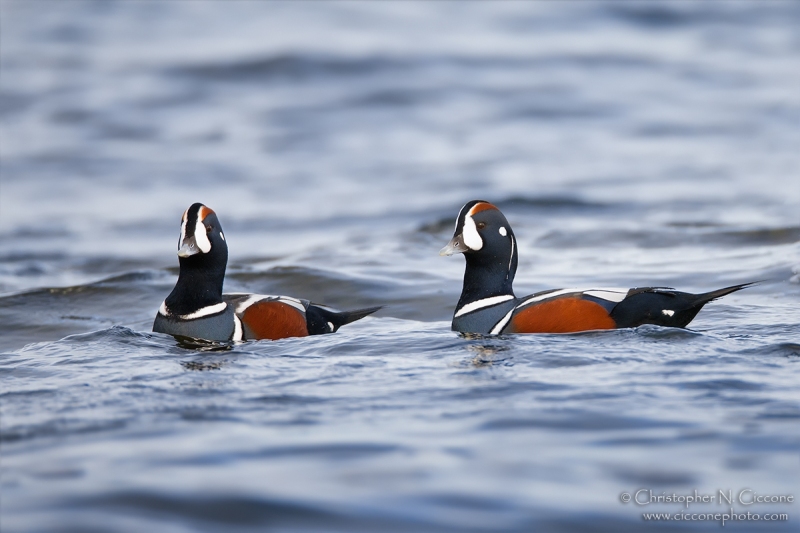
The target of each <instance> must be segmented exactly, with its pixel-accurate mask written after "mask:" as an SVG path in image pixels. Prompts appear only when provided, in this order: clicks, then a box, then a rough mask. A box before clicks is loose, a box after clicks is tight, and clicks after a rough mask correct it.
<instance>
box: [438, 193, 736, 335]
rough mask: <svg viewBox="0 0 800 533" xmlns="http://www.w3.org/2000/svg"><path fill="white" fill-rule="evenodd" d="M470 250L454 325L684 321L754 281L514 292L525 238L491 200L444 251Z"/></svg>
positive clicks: (575, 326) (473, 208) (470, 212)
mask: <svg viewBox="0 0 800 533" xmlns="http://www.w3.org/2000/svg"><path fill="white" fill-rule="evenodd" d="M455 253H463V254H464V257H465V259H466V261H467V266H466V270H465V272H464V286H463V289H462V291H461V298H460V299H459V301H458V304H457V305H456V309H455V312H454V314H453V323H452V329H453V330H454V331H461V332H465V333H485V334H500V333H574V332H578V331H589V330H598V329H614V328H630V327H636V326H640V325H643V324H656V325H659V326H670V327H678V328H683V327H686V326H687V325H688V324H689V322H691V321H692V319H694V317H695V315H697V313H698V312H699V311H700V309H701V308H702V307H703V306H704V305H705V304H707V303H708V302H710V301H712V300H715V299H717V298H720V297H722V296H725V295H726V294H730V293H732V292H735V291H738V290H740V289H743V288H745V287H747V286H748V285H752V283H743V284H740V285H733V286H731V287H725V288H724V289H719V290H716V291H711V292H706V293H702V294H691V293H687V292H679V291H676V290H673V289H671V288H668V287H643V288H636V289H585V290H581V289H551V290H547V291H542V292H538V293H536V294H532V295H530V296H525V297H524V298H517V297H516V296H515V295H514V290H513V287H512V285H513V283H514V275H515V274H516V272H517V241H516V238H515V237H514V232H513V231H512V230H511V226H510V225H509V223H508V221H507V220H506V217H505V216H504V215H503V213H501V212H500V210H499V209H498V208H497V207H496V206H494V205H492V204H491V203H489V202H487V201H484V200H473V201H471V202H468V203H467V204H466V205H465V206H464V207H462V208H461V211H460V212H459V214H458V218H457V219H456V229H455V233H454V235H453V238H452V239H451V240H450V242H449V243H448V244H447V246H445V247H444V248H442V250H441V252H440V254H441V255H453V254H455Z"/></svg>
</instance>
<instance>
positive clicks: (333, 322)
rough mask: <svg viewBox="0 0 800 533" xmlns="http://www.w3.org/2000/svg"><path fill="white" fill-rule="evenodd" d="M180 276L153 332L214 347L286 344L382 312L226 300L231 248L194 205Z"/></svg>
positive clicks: (246, 297) (187, 218) (181, 246)
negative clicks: (264, 342)
mask: <svg viewBox="0 0 800 533" xmlns="http://www.w3.org/2000/svg"><path fill="white" fill-rule="evenodd" d="M178 261H179V263H180V273H179V274H178V282H177V283H176V284H175V288H174V289H172V292H171V293H170V294H169V296H167V299H166V300H164V303H162V304H161V307H160V308H159V310H158V314H157V315H156V319H155V322H153V331H155V332H157V333H168V334H170V335H177V336H182V337H191V338H195V339H205V340H212V341H229V340H234V341H239V340H255V339H272V340H277V339H283V338H286V337H305V336H306V335H318V334H323V333H333V332H335V331H337V330H338V329H339V328H340V327H341V326H343V325H345V324H349V323H351V322H354V321H356V320H358V319H360V318H363V317H365V316H367V315H369V314H372V313H374V312H375V311H377V310H378V309H380V307H369V308H366V309H358V310H355V311H337V310H335V309H331V308H330V307H327V306H324V305H319V304H313V303H311V302H309V301H308V300H301V299H298V298H292V297H290V296H267V295H263V294H239V293H235V294H222V284H223V282H224V280H225V268H226V266H227V263H228V244H227V242H226V241H225V235H224V234H223V233H222V226H221V225H220V223H219V219H218V218H217V215H216V213H214V211H212V210H211V209H209V208H208V207H206V206H204V205H203V204H199V203H197V204H194V205H192V206H191V207H190V208H189V209H187V210H186V212H185V213H184V214H183V218H182V219H181V235H180V238H179V240H178Z"/></svg>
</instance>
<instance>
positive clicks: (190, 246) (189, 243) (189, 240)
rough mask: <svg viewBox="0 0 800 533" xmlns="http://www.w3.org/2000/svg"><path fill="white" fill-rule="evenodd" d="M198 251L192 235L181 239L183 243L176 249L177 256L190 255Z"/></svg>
mask: <svg viewBox="0 0 800 533" xmlns="http://www.w3.org/2000/svg"><path fill="white" fill-rule="evenodd" d="M199 253H200V248H198V247H197V241H195V239H194V235H192V236H190V237H186V238H185V239H183V243H181V247H180V248H179V249H178V257H191V256H193V255H195V254H199Z"/></svg>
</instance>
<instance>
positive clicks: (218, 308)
mask: <svg viewBox="0 0 800 533" xmlns="http://www.w3.org/2000/svg"><path fill="white" fill-rule="evenodd" d="M226 307H228V304H226V303H225V302H220V303H218V304H214V305H209V306H206V307H201V308H200V309H198V310H197V311H195V312H194V313H189V314H188V315H180V317H179V318H181V319H182V320H193V319H195V318H202V317H204V316H208V315H215V314H217V313H221V312H222V311H224V310H225V308H226Z"/></svg>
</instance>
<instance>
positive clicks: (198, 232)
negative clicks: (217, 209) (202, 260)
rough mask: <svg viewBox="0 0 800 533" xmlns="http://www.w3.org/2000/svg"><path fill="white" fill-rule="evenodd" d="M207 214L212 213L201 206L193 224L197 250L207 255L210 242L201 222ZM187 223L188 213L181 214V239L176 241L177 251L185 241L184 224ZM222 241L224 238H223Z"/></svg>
mask: <svg viewBox="0 0 800 533" xmlns="http://www.w3.org/2000/svg"><path fill="white" fill-rule="evenodd" d="M209 212H211V213H213V211H211V210H210V209H208V208H207V207H206V206H202V207H201V208H200V210H199V211H198V213H197V220H196V221H195V224H194V232H193V235H194V241H195V243H196V244H197V249H198V250H200V251H201V252H203V253H204V254H207V253H208V252H210V251H211V241H209V240H208V234H207V233H206V225H205V224H203V220H204V219H205V217H206V216H207V215H208V214H209ZM188 222H189V211H188V210H187V211H186V212H184V213H183V218H182V219H181V237H180V239H179V240H178V249H179V250H180V248H181V246H182V245H183V241H184V240H186V231H187V229H189V228H187V227H186V224H187V223H188ZM223 240H224V238H223Z"/></svg>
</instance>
